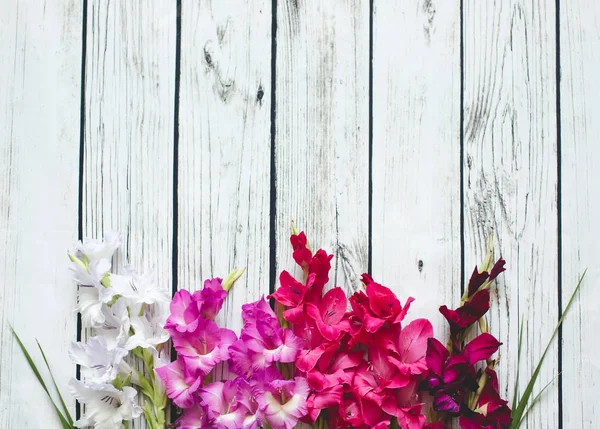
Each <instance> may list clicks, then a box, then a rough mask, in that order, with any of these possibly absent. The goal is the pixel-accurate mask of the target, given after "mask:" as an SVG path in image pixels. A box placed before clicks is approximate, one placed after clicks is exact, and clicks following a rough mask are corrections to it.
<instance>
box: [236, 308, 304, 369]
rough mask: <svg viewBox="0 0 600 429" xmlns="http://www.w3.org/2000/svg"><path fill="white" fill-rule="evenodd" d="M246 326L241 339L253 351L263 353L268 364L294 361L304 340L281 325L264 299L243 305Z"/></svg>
mask: <svg viewBox="0 0 600 429" xmlns="http://www.w3.org/2000/svg"><path fill="white" fill-rule="evenodd" d="M242 317H243V318H244V322H245V323H244V328H243V329H242V333H241V335H240V339H241V340H242V341H243V342H244V345H245V347H246V348H247V349H248V350H249V351H250V352H253V353H258V354H262V355H263V356H264V359H265V362H266V364H267V365H268V364H271V363H272V362H293V361H294V359H296V356H298V353H300V350H301V349H302V346H303V344H304V342H303V341H302V340H301V339H300V338H298V337H297V336H296V335H294V333H293V332H292V331H291V330H289V329H282V328H281V327H280V326H279V321H278V320H277V316H276V315H275V313H274V312H273V310H272V309H271V307H269V304H268V303H267V301H265V300H264V299H261V300H259V301H256V302H254V303H252V304H247V305H244V306H242Z"/></svg>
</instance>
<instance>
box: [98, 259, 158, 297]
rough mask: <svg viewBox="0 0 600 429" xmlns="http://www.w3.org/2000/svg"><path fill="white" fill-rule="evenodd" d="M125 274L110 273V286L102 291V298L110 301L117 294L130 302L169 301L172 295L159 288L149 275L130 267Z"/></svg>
mask: <svg viewBox="0 0 600 429" xmlns="http://www.w3.org/2000/svg"><path fill="white" fill-rule="evenodd" d="M127 271H128V272H127V273H126V274H124V275H119V274H112V273H111V274H110V286H111V287H109V288H105V289H104V290H103V291H101V297H100V298H101V299H102V300H103V301H104V302H109V301H110V300H112V298H113V297H114V296H115V295H120V296H122V297H123V298H125V299H126V300H127V301H128V302H129V303H130V304H142V303H143V304H154V303H155V302H169V301H170V296H169V294H168V293H167V291H166V290H164V288H159V287H158V286H157V285H156V284H155V283H154V282H153V281H152V279H151V277H150V276H147V275H139V274H137V273H136V272H135V271H133V269H131V268H129V269H128V270H127Z"/></svg>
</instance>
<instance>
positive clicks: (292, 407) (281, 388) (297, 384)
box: [253, 377, 310, 429]
mask: <svg viewBox="0 0 600 429" xmlns="http://www.w3.org/2000/svg"><path fill="white" fill-rule="evenodd" d="M309 392H310V389H309V388H308V383H307V382H306V379H305V378H302V377H296V378H294V379H293V380H273V381H271V382H268V383H265V384H264V388H263V389H258V388H254V389H253V393H254V395H255V396H256V401H257V402H258V406H259V409H260V411H261V412H262V413H263V416H264V418H265V420H266V421H267V422H268V423H269V424H270V425H271V426H272V427H273V429H292V428H293V427H294V426H296V423H298V420H299V419H300V418H302V417H303V416H305V415H306V412H307V408H306V398H307V397H308V394H309Z"/></svg>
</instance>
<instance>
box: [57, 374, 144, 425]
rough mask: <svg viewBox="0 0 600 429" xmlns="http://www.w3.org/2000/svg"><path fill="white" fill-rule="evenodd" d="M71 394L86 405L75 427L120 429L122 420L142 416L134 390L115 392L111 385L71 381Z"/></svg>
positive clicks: (127, 389) (125, 388)
mask: <svg viewBox="0 0 600 429" xmlns="http://www.w3.org/2000/svg"><path fill="white" fill-rule="evenodd" d="M69 390H70V392H71V394H72V395H73V396H74V397H75V399H77V400H78V401H80V402H82V403H84V404H86V407H85V415H84V416H83V417H82V418H81V419H79V420H78V421H77V422H75V426H76V427H79V428H81V427H86V426H93V427H94V429H121V428H123V427H124V426H123V420H131V419H134V418H136V417H139V416H140V415H141V414H142V409H141V408H140V406H139V405H138V404H137V403H136V400H135V397H136V395H137V392H136V390H135V389H134V388H133V387H128V386H125V387H123V390H117V389H116V388H115V387H114V386H113V385H112V384H85V383H82V382H81V381H79V380H71V383H70V384H69Z"/></svg>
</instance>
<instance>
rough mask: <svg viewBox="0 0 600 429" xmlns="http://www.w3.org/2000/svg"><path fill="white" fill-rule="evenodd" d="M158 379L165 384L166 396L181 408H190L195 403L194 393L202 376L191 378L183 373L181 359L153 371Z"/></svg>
mask: <svg viewBox="0 0 600 429" xmlns="http://www.w3.org/2000/svg"><path fill="white" fill-rule="evenodd" d="M155 371H156V373H157V374H158V376H159V377H160V379H161V380H162V381H163V383H164V384H165V388H166V389H167V395H168V396H169V398H171V400H172V401H173V402H174V403H175V405H177V406H178V407H181V408H191V407H193V406H194V404H195V403H196V401H195V399H194V393H196V391H197V390H198V388H199V387H200V385H201V384H202V375H199V376H193V375H191V374H186V373H185V367H184V365H183V361H182V360H181V359H177V360H175V361H173V362H171V363H170V364H168V365H165V366H161V367H160V368H156V369H155Z"/></svg>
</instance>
